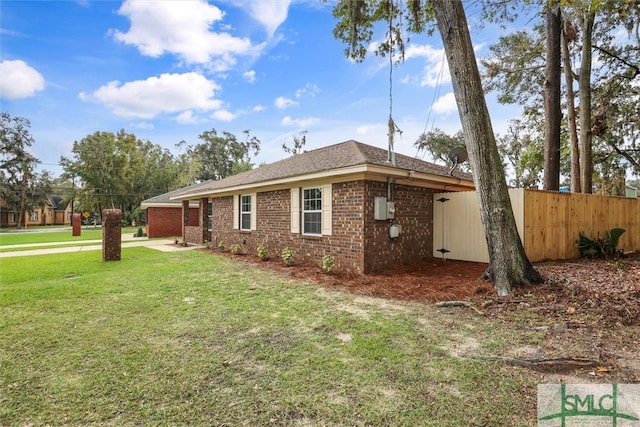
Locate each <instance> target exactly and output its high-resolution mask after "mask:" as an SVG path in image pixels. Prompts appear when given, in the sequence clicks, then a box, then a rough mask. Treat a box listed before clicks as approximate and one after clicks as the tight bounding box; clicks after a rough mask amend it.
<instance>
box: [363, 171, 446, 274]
mask: <svg viewBox="0 0 640 427" xmlns="http://www.w3.org/2000/svg"><path fill="white" fill-rule="evenodd" d="M391 191H392V196H393V197H392V199H393V200H394V201H395V206H396V212H395V218H394V219H393V220H375V219H374V198H375V197H387V184H386V183H384V182H374V181H368V182H367V188H366V191H365V194H366V197H365V199H366V203H365V211H366V213H365V218H366V220H365V236H366V241H367V244H366V250H365V260H366V262H365V265H366V268H365V271H364V272H365V273H372V272H376V271H382V270H385V269H387V268H389V267H391V266H393V265H397V264H404V263H409V262H415V261H420V260H424V259H427V258H430V257H432V255H433V254H432V248H433V193H434V191H433V190H430V189H426V188H421V187H414V186H406V185H393V186H392V190H391ZM391 224H397V225H399V226H401V230H402V231H401V233H400V236H399V237H397V238H395V239H391V238H390V237H389V227H390V226H391Z"/></svg>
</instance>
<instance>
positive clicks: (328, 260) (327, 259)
mask: <svg viewBox="0 0 640 427" xmlns="http://www.w3.org/2000/svg"><path fill="white" fill-rule="evenodd" d="M335 262H336V260H335V259H334V258H333V257H332V256H331V255H325V256H323V257H322V269H323V270H324V271H326V272H327V273H330V272H331V270H333V265H334V264H335Z"/></svg>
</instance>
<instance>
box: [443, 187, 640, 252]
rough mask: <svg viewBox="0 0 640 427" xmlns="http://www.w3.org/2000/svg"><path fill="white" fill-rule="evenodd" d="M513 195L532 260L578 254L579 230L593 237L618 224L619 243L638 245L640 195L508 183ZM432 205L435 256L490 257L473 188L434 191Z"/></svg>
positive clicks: (627, 247)
mask: <svg viewBox="0 0 640 427" xmlns="http://www.w3.org/2000/svg"><path fill="white" fill-rule="evenodd" d="M509 197H510V198H511V206H512V207H513V212H514V215H515V218H516V225H517V228H518V233H519V234H520V238H521V240H522V242H523V244H524V248H525V251H526V253H527V256H528V257H529V260H530V261H532V262H537V261H544V260H561V259H572V258H578V257H579V256H580V252H579V251H578V246H577V244H576V241H577V240H578V237H579V233H580V232H583V233H584V234H585V235H586V236H587V237H589V238H594V237H596V236H598V234H600V235H603V234H604V232H606V231H607V230H610V229H611V228H614V227H621V228H624V229H625V230H626V232H625V233H624V234H623V235H622V237H621V238H620V242H619V244H618V248H619V249H624V250H625V251H637V250H640V198H625V197H611V196H599V195H593V194H576V193H558V192H551V191H539V190H525V189H522V188H517V189H510V190H509ZM445 199H446V200H445ZM433 209H434V212H433V232H434V234H433V254H434V256H436V257H440V256H444V257H446V258H450V259H459V260H466V261H476V262H488V261H489V255H488V250H487V243H486V240H485V237H484V229H483V227H482V223H481V221H480V209H479V207H478V199H477V195H476V193H475V192H474V191H468V192H461V193H438V194H435V195H434V208H433ZM444 251H448V252H444Z"/></svg>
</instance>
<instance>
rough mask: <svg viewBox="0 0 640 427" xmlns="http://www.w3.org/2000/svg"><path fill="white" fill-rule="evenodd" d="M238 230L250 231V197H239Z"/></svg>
mask: <svg viewBox="0 0 640 427" xmlns="http://www.w3.org/2000/svg"><path fill="white" fill-rule="evenodd" d="M240 230H251V196H241V197H240Z"/></svg>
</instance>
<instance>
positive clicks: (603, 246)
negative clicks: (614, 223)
mask: <svg viewBox="0 0 640 427" xmlns="http://www.w3.org/2000/svg"><path fill="white" fill-rule="evenodd" d="M625 231H626V230H625V229H624V228H612V229H611V230H609V231H606V232H605V233H604V236H600V233H598V236H597V237H595V238H594V239H590V238H588V237H587V236H586V235H585V234H584V233H583V232H582V231H581V232H580V238H579V239H578V249H579V250H580V256H581V257H582V258H615V257H617V256H620V255H622V251H619V250H618V249H617V247H618V241H619V240H620V236H622V234H624V232H625Z"/></svg>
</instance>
